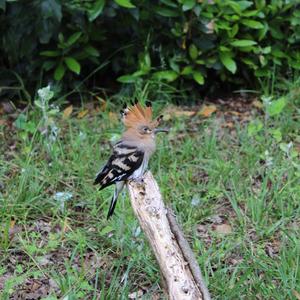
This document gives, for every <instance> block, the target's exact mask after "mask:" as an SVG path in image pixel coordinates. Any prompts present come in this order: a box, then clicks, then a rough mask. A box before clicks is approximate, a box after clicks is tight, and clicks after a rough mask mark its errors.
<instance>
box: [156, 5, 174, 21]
mask: <svg viewBox="0 0 300 300" xmlns="http://www.w3.org/2000/svg"><path fill="white" fill-rule="evenodd" d="M155 11H156V12H157V13H158V14H159V15H161V16H163V17H170V18H172V17H178V16H179V12H178V11H177V10H174V9H170V8H165V7H159V6H157V7H156V9H155Z"/></svg>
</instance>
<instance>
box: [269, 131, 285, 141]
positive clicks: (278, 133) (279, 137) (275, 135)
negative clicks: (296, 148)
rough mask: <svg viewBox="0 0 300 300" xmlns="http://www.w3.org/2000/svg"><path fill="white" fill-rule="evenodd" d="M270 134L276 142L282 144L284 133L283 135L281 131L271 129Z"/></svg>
mask: <svg viewBox="0 0 300 300" xmlns="http://www.w3.org/2000/svg"><path fill="white" fill-rule="evenodd" d="M270 133H271V134H272V136H273V138H274V139H275V140H276V142H277V143H279V142H281V140H282V133H281V131H280V129H271V130H270Z"/></svg>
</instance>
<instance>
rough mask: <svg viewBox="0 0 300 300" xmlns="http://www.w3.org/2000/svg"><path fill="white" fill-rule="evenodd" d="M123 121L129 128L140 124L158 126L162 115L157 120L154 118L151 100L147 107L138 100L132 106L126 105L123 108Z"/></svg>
mask: <svg viewBox="0 0 300 300" xmlns="http://www.w3.org/2000/svg"><path fill="white" fill-rule="evenodd" d="M121 115H122V121H123V123H124V125H125V127H127V128H133V127H136V126H139V125H147V126H150V127H156V126H157V125H158V124H159V122H160V120H161V119H162V116H161V117H159V118H157V119H156V120H152V105H151V102H148V101H147V102H146V107H144V106H142V105H141V104H140V103H139V102H138V101H136V102H134V103H133V104H132V105H131V106H127V105H126V106H125V107H124V109H123V110H121Z"/></svg>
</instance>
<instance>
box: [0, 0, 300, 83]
mask: <svg viewBox="0 0 300 300" xmlns="http://www.w3.org/2000/svg"><path fill="white" fill-rule="evenodd" d="M299 7H300V6H299V4H298V1H297V0H294V1H293V0H290V1H283V0H272V1H265V0H256V1H245V0H241V1H231V0H226V1H222V0H206V1H205V0H198V1H196V0H161V1H145V0H141V1H130V0H114V1H105V0H85V1H78V0H68V1H61V2H60V1H57V0H32V1H22V0H20V1H13V2H12V1H0V11H2V12H1V14H0V28H1V29H0V32H1V37H2V38H1V50H0V55H1V59H0V67H1V70H2V72H1V74H2V75H1V74H0V79H1V80H2V84H1V85H6V86H7V85H8V86H11V85H14V84H15V82H16V81H18V82H20V77H19V76H21V78H22V79H23V81H25V83H26V85H27V86H34V87H35V86H36V83H37V82H40V81H49V80H51V79H54V80H55V81H57V82H60V81H62V80H63V82H64V87H65V88H70V87H71V85H72V84H74V83H75V84H76V83H77V80H78V79H80V80H82V79H83V78H84V77H85V76H87V75H88V74H90V73H91V72H92V70H93V69H95V68H96V67H97V66H99V65H100V64H101V63H105V62H109V65H108V66H107V67H106V68H105V69H101V70H102V72H101V81H100V79H98V78H97V79H98V80H99V84H101V85H105V84H106V83H105V80H103V79H102V78H105V77H107V78H109V80H110V81H111V80H112V79H116V78H117V80H118V81H119V82H122V83H130V82H134V81H136V80H137V79H138V78H142V77H144V78H153V79H155V80H156V79H157V80H165V81H167V82H174V83H175V84H176V83H181V84H186V83H189V82H195V83H196V84H199V85H205V84H208V83H210V84H211V82H212V81H215V80H217V81H225V82H234V83H235V84H240V85H242V84H243V85H245V84H246V85H247V86H251V85H253V83H255V82H257V78H259V77H262V78H268V77H270V76H271V74H272V73H273V72H274V69H276V71H277V72H279V73H280V74H282V75H286V74H287V72H289V71H291V70H299V68H300V50H299V44H300V10H299V9H298V8H299ZM4 70H5V73H3V71H4ZM7 70H9V73H7ZM8 74H10V75H8ZM18 75H19V76H18Z"/></svg>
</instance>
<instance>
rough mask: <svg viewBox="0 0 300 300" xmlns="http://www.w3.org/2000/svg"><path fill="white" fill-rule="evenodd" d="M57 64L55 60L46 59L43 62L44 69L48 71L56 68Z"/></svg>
mask: <svg viewBox="0 0 300 300" xmlns="http://www.w3.org/2000/svg"><path fill="white" fill-rule="evenodd" d="M55 65H56V63H55V61H54V60H46V61H45V62H44V63H43V69H44V70H46V71H49V70H51V69H52V68H54V66H55Z"/></svg>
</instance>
